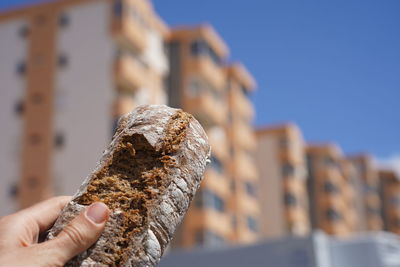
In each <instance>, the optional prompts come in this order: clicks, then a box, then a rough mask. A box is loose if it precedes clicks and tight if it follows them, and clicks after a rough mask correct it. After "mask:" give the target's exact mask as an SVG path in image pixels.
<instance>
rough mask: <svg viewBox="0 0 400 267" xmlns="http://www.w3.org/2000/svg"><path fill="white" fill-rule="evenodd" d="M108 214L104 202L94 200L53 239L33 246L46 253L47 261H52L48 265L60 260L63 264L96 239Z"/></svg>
mask: <svg viewBox="0 0 400 267" xmlns="http://www.w3.org/2000/svg"><path fill="white" fill-rule="evenodd" d="M109 214H110V211H109V209H108V208H107V206H106V205H105V204H103V203H100V202H96V203H94V204H92V205H90V206H89V207H88V208H86V210H85V211H84V212H82V213H81V214H80V215H79V216H78V217H76V218H75V219H74V220H73V221H72V222H71V223H70V224H69V225H67V226H66V227H65V228H64V229H63V231H61V232H60V234H59V235H58V236H57V237H56V238H55V239H53V240H50V241H47V242H44V243H41V244H38V245H35V246H36V248H37V249H39V250H41V252H42V254H47V255H45V258H46V259H47V261H48V260H52V261H54V262H49V264H50V265H51V264H56V263H60V262H61V263H62V264H65V263H66V262H67V261H68V260H70V259H71V258H73V257H74V256H76V255H78V254H79V253H81V252H83V251H85V250H86V249H88V248H89V247H90V246H91V245H92V244H93V243H94V242H96V241H97V239H98V238H99V237H100V235H101V233H102V232H103V230H104V226H105V224H106V221H107V220H108V216H109Z"/></svg>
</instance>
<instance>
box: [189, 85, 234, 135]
mask: <svg viewBox="0 0 400 267" xmlns="http://www.w3.org/2000/svg"><path fill="white" fill-rule="evenodd" d="M185 111H187V112H190V113H192V114H193V115H194V116H195V118H196V119H198V120H199V121H200V123H201V124H202V125H203V126H204V127H211V126H215V125H224V124H225V122H226V117H227V107H226V104H225V103H224V102H222V101H219V100H218V99H217V98H215V97H214V96H213V95H212V93H211V92H209V91H202V92H200V93H199V94H198V95H197V96H194V97H190V98H189V97H188V98H187V99H186V100H185Z"/></svg>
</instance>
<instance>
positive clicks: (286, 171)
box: [282, 163, 294, 176]
mask: <svg viewBox="0 0 400 267" xmlns="http://www.w3.org/2000/svg"><path fill="white" fill-rule="evenodd" d="M293 174H294V167H293V165H291V164H289V163H286V164H284V165H283V166H282V176H292V175H293Z"/></svg>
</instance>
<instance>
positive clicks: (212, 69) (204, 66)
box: [187, 56, 225, 91]
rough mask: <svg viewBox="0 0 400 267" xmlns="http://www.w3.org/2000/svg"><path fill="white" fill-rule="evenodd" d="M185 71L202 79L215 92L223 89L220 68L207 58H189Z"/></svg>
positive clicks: (222, 73) (223, 78)
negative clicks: (214, 89)
mask: <svg viewBox="0 0 400 267" xmlns="http://www.w3.org/2000/svg"><path fill="white" fill-rule="evenodd" d="M187 71H188V73H189V74H192V75H198V76H201V77H203V78H204V79H205V80H207V81H208V82H209V83H210V84H211V85H212V86H213V87H214V88H216V89H217V90H220V91H223V90H224V89H225V75H224V72H223V70H222V68H221V67H219V66H217V65H215V63H214V62H213V61H212V60H211V59H210V58H209V57H207V56H198V57H195V58H191V60H190V61H188V63H187Z"/></svg>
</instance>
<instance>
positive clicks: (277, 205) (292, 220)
mask: <svg viewBox="0 0 400 267" xmlns="http://www.w3.org/2000/svg"><path fill="white" fill-rule="evenodd" d="M256 135H257V156H256V162H257V166H258V169H259V172H260V181H259V203H260V207H261V220H260V223H261V232H262V235H263V236H264V237H265V238H277V237H282V236H287V235H295V236H301V235H305V234H307V233H308V232H309V231H310V221H309V213H308V209H309V203H308V195H307V184H306V182H307V168H306V161H305V144H304V140H303V137H302V134H301V132H300V130H299V129H298V127H296V126H295V125H292V124H284V125H276V126H270V127H267V128H263V129H258V130H257V132H256Z"/></svg>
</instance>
